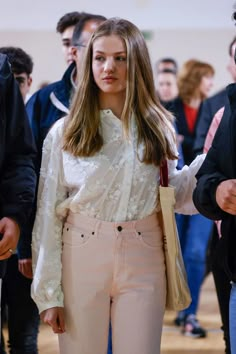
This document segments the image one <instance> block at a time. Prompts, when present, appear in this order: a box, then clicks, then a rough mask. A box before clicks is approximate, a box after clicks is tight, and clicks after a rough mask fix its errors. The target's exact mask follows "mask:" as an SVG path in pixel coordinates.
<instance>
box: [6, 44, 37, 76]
mask: <svg viewBox="0 0 236 354" xmlns="http://www.w3.org/2000/svg"><path fill="white" fill-rule="evenodd" d="M0 53H2V54H6V55H7V56H8V60H9V62H10V64H11V69H12V72H13V74H17V75H18V74H21V73H26V74H27V75H28V76H29V75H30V74H31V73H32V71H33V65H34V63H33V60H32V58H31V56H30V55H29V54H27V53H26V52H25V51H24V50H23V49H21V48H18V47H1V48H0Z"/></svg>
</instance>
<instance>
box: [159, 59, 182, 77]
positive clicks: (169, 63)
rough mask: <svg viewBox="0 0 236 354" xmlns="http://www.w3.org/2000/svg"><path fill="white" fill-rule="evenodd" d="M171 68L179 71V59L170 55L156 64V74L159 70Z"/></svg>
mask: <svg viewBox="0 0 236 354" xmlns="http://www.w3.org/2000/svg"><path fill="white" fill-rule="evenodd" d="M165 69H169V70H172V71H174V72H175V73H176V74H177V72H178V64H177V61H176V60H175V59H174V58H170V57H165V58H161V59H159V60H157V62H156V64H155V70H154V71H155V74H158V73H159V72H161V71H163V70H165Z"/></svg>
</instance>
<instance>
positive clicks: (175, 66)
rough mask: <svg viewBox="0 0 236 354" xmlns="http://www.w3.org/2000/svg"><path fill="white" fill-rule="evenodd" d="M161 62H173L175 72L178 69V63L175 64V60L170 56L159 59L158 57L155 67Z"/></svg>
mask: <svg viewBox="0 0 236 354" xmlns="http://www.w3.org/2000/svg"><path fill="white" fill-rule="evenodd" d="M161 63H171V64H173V66H174V70H175V73H177V71H178V64H177V61H176V60H175V59H174V58H171V57H164V58H161V59H159V60H158V61H157V63H156V67H158V65H159V64H161Z"/></svg>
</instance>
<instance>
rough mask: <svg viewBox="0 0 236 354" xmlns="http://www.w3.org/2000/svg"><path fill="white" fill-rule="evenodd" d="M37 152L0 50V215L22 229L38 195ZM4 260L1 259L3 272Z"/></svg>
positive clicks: (23, 110) (18, 94)
mask: <svg viewBox="0 0 236 354" xmlns="http://www.w3.org/2000/svg"><path fill="white" fill-rule="evenodd" d="M35 155H36V148H35V144H34V141H33V136H32V133H31V129H30V126H29V122H28V118H27V114H26V111H25V106H24V102H23V99H22V96H21V93H20V91H19V88H18V85H17V83H16V81H15V79H14V76H13V74H12V72H11V69H10V64H9V63H8V60H7V56H6V55H4V54H0V218H3V217H5V216H6V217H10V218H13V219H14V220H16V221H17V223H18V224H19V226H20V229H21V230H22V229H23V228H24V227H25V225H26V223H27V221H28V218H29V215H30V213H31V210H32V206H33V201H34V198H35V187H36V173H35V168H34V163H33V159H34V158H35ZM20 241H22V240H21V237H20ZM3 263H4V262H0V276H1V270H2V266H3Z"/></svg>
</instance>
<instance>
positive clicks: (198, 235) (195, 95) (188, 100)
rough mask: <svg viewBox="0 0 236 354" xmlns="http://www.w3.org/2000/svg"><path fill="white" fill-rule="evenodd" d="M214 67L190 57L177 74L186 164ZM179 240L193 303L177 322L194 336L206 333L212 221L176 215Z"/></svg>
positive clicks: (179, 123)
mask: <svg viewBox="0 0 236 354" xmlns="http://www.w3.org/2000/svg"><path fill="white" fill-rule="evenodd" d="M213 77H214V68H213V67H212V66H211V65H210V64H208V63H205V62H201V61H198V60H194V59H192V60H188V61H187V62H185V63H184V65H183V67H182V68H181V70H180V73H179V76H178V88H179V96H178V97H177V98H176V99H175V100H174V101H172V102H171V103H170V104H169V107H168V109H170V110H171V111H172V112H173V113H174V115H175V117H176V126H177V130H178V132H179V134H180V136H182V144H181V145H182V149H183V158H184V162H185V164H187V165H189V164H190V163H191V162H192V161H193V159H194V157H195V154H194V150H193V146H194V141H195V138H196V128H197V124H198V121H199V115H200V111H201V104H202V101H203V100H204V99H205V98H206V97H207V96H208V95H209V93H210V90H211V88H212V86H213ZM176 220H177V226H178V231H179V237H180V243H181V248H182V252H183V258H184V263H185V267H186V272H187V277H188V283H189V288H190V291H191V296H192V303H191V305H190V306H189V308H187V309H186V310H184V311H182V312H180V313H179V314H178V316H177V318H176V319H175V324H176V325H177V326H181V327H182V333H183V334H184V335H186V336H190V337H193V338H199V337H202V338H203V337H206V330H205V329H204V328H202V327H201V326H200V324H199V322H198V320H197V318H196V313H197V308H198V303H199V295H200V289H201V285H202V282H203V279H204V274H205V268H206V249H207V245H208V240H209V237H210V233H211V228H212V221H211V220H208V219H207V218H205V217H203V216H202V215H200V214H197V215H193V216H187V215H180V214H177V215H176Z"/></svg>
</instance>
